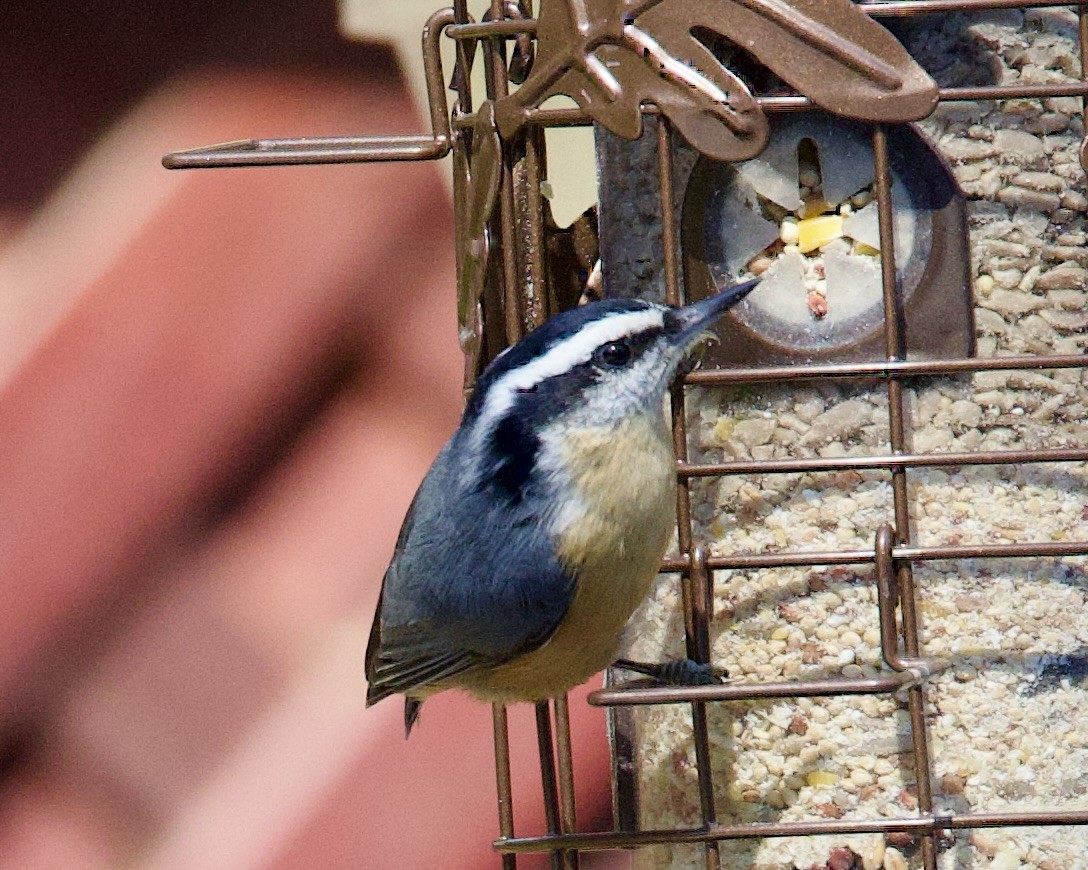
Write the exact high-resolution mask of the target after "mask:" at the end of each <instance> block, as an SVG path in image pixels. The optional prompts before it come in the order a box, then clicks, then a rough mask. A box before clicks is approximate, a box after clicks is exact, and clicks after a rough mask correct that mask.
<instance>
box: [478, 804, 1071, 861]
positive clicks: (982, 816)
mask: <svg viewBox="0 0 1088 870" xmlns="http://www.w3.org/2000/svg"><path fill="white" fill-rule="evenodd" d="M1052 825H1062V826H1064V825H1088V810H1059V811H1054V812H1045V811H1038V810H1036V811H1030V812H1001V813H962V814H957V815H938V814H936V813H935V814H933V815H929V816H920V817H914V818H898V819H897V818H890V819H820V820H812V821H804V822H756V823H753V824H746V825H719V824H712V825H708V826H707V827H704V828H676V829H673V830H653V831H632V832H621V831H601V832H595V833H584V834H549V835H547V836H543V837H518V838H508V839H499V840H496V841H495V842H494V847H495V850H496V851H498V852H501V853H510V852H515V853H523V852H550V851H553V850H556V849H580V850H583V851H587V852H589V851H597V850H603V849H634V848H638V847H640V846H652V845H658V844H664V843H713V842H718V841H721V840H758V839H763V838H772V837H813V836H817V837H818V836H826V835H828V834H840V835H841V834H878V833H889V832H891V831H897V832H904V833H914V834H928V833H937V832H940V831H947V830H970V829H974V828H1026V827H1030V828H1034V827H1047V826H1052Z"/></svg>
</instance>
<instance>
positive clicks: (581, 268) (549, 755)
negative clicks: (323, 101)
mask: <svg viewBox="0 0 1088 870" xmlns="http://www.w3.org/2000/svg"><path fill="white" fill-rule="evenodd" d="M443 40H450V41H451V42H452V43H453V44H454V45H455V48H456V51H455V56H456V62H455V64H454V66H453V68H452V69H445V68H443V65H442V61H441V54H440V51H439V47H440V43H441V41H443ZM1086 42H1088V13H1086V11H1085V6H1084V5H1082V4H1072V5H1069V4H1063V5H1058V4H1054V3H1049V2H1046V3H1037V4H1034V5H1032V4H1020V3H1011V2H1005V0H879V2H875V0H874V2H864V3H852V2H848V0H822V2H811V0H715V2H707V0H698V2H697V0H626V2H615V0H608V2H606V0H540V3H539V5H538V6H536V7H535V8H534V5H533V4H532V3H531V2H530V0H519V2H512V0H511V2H500V0H493V2H491V3H490V6H489V8H488V11H487V13H486V14H485V15H484V16H482V18H481V20H475V19H473V18H472V17H471V16H470V15H469V10H468V7H467V4H466V2H465V0H458V2H456V3H455V4H454V6H453V7H452V8H448V9H443V10H440V11H438V12H436V13H435V14H434V15H433V16H432V17H431V19H430V20H429V21H428V22H427V23H426V25H425V27H424V28H423V63H424V66H425V69H426V76H427V83H428V92H429V115H430V123H431V130H430V131H429V132H428V133H426V134H423V135H420V136H415V137H387V138H385V137H379V138H365V139H320V140H308V139H296V140H289V141H251V142H242V143H231V144H228V145H225V146H212V147H209V148H203V149H199V150H197V151H192V152H182V153H177V154H173V155H170V156H168V157H167V158H166V164H167V165H168V166H170V167H175V168H183V167H208V166H237V165H274V164H288V163H333V162H336V163H339V162H367V161H373V160H423V159H440V158H444V157H446V156H451V157H452V159H451V164H452V165H451V169H452V173H453V188H454V199H455V208H456V212H455V219H456V241H457V261H458V287H457V293H458V299H459V317H460V323H459V324H458V325H457V328H458V329H459V334H460V338H461V344H462V347H463V349H464V351H465V357H466V387H471V383H472V380H473V378H474V377H475V376H476V375H477V374H478V373H479V371H480V370H481V368H482V366H483V365H485V364H486V362H487V361H488V360H489V359H490V358H492V357H493V356H494V355H495V354H496V353H498V352H499V351H501V349H502V348H503V347H505V346H506V345H507V344H509V343H511V342H513V341H515V340H517V339H518V338H519V337H520V336H521V335H522V334H524V332H525V331H527V330H528V329H531V328H532V327H534V326H536V325H538V324H540V323H541V322H543V320H544V319H546V318H547V317H548V316H549V315H551V314H552V313H554V312H555V311H557V310H560V309H562V308H564V307H568V306H571V305H575V304H578V301H579V298H580V297H582V296H584V295H585V294H586V293H587V292H588V293H590V294H592V293H593V292H603V293H604V294H606V295H620V296H642V297H647V298H653V299H658V300H663V301H666V302H669V303H673V304H678V303H680V302H682V301H685V300H689V301H690V300H694V299H697V298H700V297H702V296H705V295H708V294H710V293H713V292H715V291H716V290H718V289H720V288H721V287H723V286H725V285H726V284H728V283H730V282H732V281H735V280H737V279H739V278H743V277H746V276H749V275H753V274H758V275H761V276H762V277H763V284H764V286H763V287H762V289H761V290H760V291H759V292H757V293H755V294H753V295H752V296H750V297H749V298H748V300H747V301H746V302H745V303H744V304H743V305H742V306H738V308H737V309H736V310H735V311H734V312H733V313H731V315H730V317H729V318H728V319H727V320H726V322H724V323H723V325H722V326H721V328H720V331H719V336H718V342H717V345H716V347H715V348H714V349H713V350H712V351H711V353H710V354H709V355H708V357H707V360H706V363H705V364H704V366H703V367H702V368H700V369H698V370H696V371H692V372H690V373H688V374H687V375H686V376H685V377H684V378H683V380H682V382H681V383H679V384H678V385H677V386H676V387H675V388H674V391H673V393H672V407H671V421H672V426H673V431H674V443H675V446H676V451H677V459H678V465H677V479H678V501H677V540H676V546H675V548H674V550H673V552H672V553H670V555H669V556H668V557H667V558H666V560H665V562H664V563H663V564H662V566H661V571H662V573H661V582H660V584H659V585H658V587H657V589H656V590H655V593H654V595H653V597H652V600H650V601H649V602H647V604H646V606H645V607H644V608H643V610H642V611H641V612H640V614H638V615H637V616H636V621H635V623H633V625H632V638H633V645H634V647H635V650H636V651H637V650H642V651H643V653H644V654H643V655H638V654H634V655H632V658H652V657H654V656H657V655H661V654H674V655H678V654H686V655H687V656H689V657H692V658H694V659H697V660H700V661H713V663H714V664H716V665H720V666H723V667H726V668H728V669H729V670H730V673H731V680H730V681H729V682H728V683H726V684H724V685H721V686H706V687H696V688H690V687H664V686H650V685H642V684H638V683H631V682H630V681H629V676H630V675H628V674H621V673H618V672H617V673H615V674H611V675H610V676H609V679H608V684H607V685H606V687H605V688H604V689H602V690H600V691H597V692H595V693H594V694H593V695H591V703H594V704H598V705H603V706H606V707H607V708H608V709H609V710H610V734H611V740H612V748H613V765H614V784H615V789H614V807H615V823H614V827H613V828H612V829H610V830H603V831H601V830H597V831H585V830H582V829H580V828H579V827H578V824H577V818H576V812H575V810H576V807H575V802H574V791H573V779H574V777H575V776H576V775H577V772H576V771H574V770H573V769H572V765H571V760H570V759H571V754H570V737H571V735H570V733H569V725H568V721H569V720H568V717H567V706H566V699H563V698H560V699H555V701H554V702H552V703H551V704H547V703H542V704H541V705H538V710H537V724H538V733H539V738H540V754H541V762H542V764H541V768H542V778H541V788H542V789H543V792H544V796H545V805H546V807H547V809H548V830H547V831H546V832H545V833H543V834H540V835H535V834H534V835H528V834H526V833H525V832H524V831H522V830H519V829H518V828H517V827H516V825H515V819H514V817H513V813H512V809H511V805H510V795H511V792H512V785H511V771H510V766H509V756H508V752H507V731H506V728H507V725H506V715H505V711H504V710H503V709H502V708H501V707H496V708H495V710H494V724H495V741H496V761H497V765H496V768H497V791H498V797H499V819H500V822H499V836H498V838H497V840H496V842H495V847H496V849H497V850H498V851H499V852H500V853H501V855H502V856H503V864H504V866H507V867H512V866H516V865H517V863H518V856H519V855H524V854H526V853H536V852H545V853H548V854H550V856H551V860H552V864H553V866H556V867H572V866H576V865H577V864H578V861H579V855H580V853H581V852H583V851H585V850H609V849H635V850H637V851H636V853H635V856H636V857H635V858H634V862H635V865H636V866H637V867H689V866H690V867H696V866H698V867H753V868H757V867H758V868H792V867H806V868H807V867H812V866H816V867H865V868H870V870H871V868H880V867H885V868H893V867H898V868H902V867H908V866H909V867H924V868H938V867H942V868H943V867H962V866H976V862H989V863H988V864H987V865H986V866H995V867H1037V868H1041V870H1054V868H1059V867H1062V868H1066V867H1076V866H1081V865H1082V864H1083V862H1084V856H1085V855H1088V829H1086V828H1085V827H1084V826H1085V825H1088V802H1086V801H1085V786H1084V783H1085V782H1088V730H1086V729H1085V727H1084V725H1083V723H1084V721H1085V718H1086V714H1088V694H1086V692H1085V689H1084V687H1083V685H1082V683H1083V680H1084V677H1085V674H1088V652H1086V650H1088V635H1086V634H1085V628H1084V626H1085V625H1086V624H1088V623H1086V620H1085V618H1084V617H1085V615H1086V614H1088V574H1086V573H1085V567H1084V561H1083V558H1082V557H1084V556H1085V555H1086V554H1088V502H1086V498H1085V493H1086V492H1088V486H1086V484H1088V478H1086V472H1085V460H1086V459H1088V431H1086V426H1085V424H1084V420H1085V419H1088V384H1086V382H1085V377H1084V365H1085V356H1084V351H1085V345H1086V344H1088V268H1086V267H1088V256H1086V254H1085V251H1086V250H1088V249H1086V248H1085V233H1086V229H1088V219H1086V211H1088V198H1086V197H1085V193H1084V189H1085V182H1084V162H1085V159H1086V158H1085V153H1086V150H1088V149H1086V146H1085V144H1084V121H1083V112H1082V100H1083V98H1084V97H1085V96H1086V95H1088V84H1086V81H1085V76H1084V69H1085V63H1084V61H1085V57H1086V55H1088V48H1086ZM474 67H482V68H483V71H484V73H485V80H486V86H485V89H484V92H483V93H482V94H481V93H477V92H476V90H475V89H474V88H473V85H472V76H471V72H472V69H473V68H474ZM447 87H448V88H449V90H448V91H447ZM558 97H563V98H566V99H568V100H570V101H573V104H574V106H570V107H555V105H554V102H555V100H554V98H558ZM573 125H593V127H594V129H595V135H596V156H597V164H598V179H599V189H600V197H599V204H598V207H597V209H595V210H591V211H590V212H587V213H586V214H584V215H583V216H582V217H581V218H579V219H578V220H576V221H575V222H574V223H573V225H571V226H570V227H560V226H558V225H557V224H556V222H555V221H554V220H553V219H552V216H551V211H550V206H549V202H548V198H547V196H546V193H547V191H548V180H549V179H550V178H554V177H556V176H557V175H558V174H559V173H561V172H562V162H563V155H560V154H548V153H546V142H545V137H544V131H545V130H546V129H548V128H555V127H562V126H573ZM598 259H599V260H600V263H601V272H602V274H603V283H602V285H601V288H600V289H599V290H595V289H594V282H590V287H589V289H588V291H587V288H586V284H587V276H588V275H590V273H591V272H593V270H594V264H595V263H596V262H597V260H598ZM451 328H454V325H453V324H451ZM553 715H554V719H553ZM978 866H982V864H978Z"/></svg>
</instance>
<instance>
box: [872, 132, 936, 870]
mask: <svg viewBox="0 0 1088 870" xmlns="http://www.w3.org/2000/svg"><path fill="white" fill-rule="evenodd" d="M873 168H874V170H875V175H876V184H875V189H876V199H877V214H878V217H879V220H880V268H881V286H882V289H883V295H884V349H885V352H886V354H887V359H888V360H891V361H894V360H901V359H904V357H905V330H904V324H903V307H902V300H901V299H900V295H899V286H898V283H899V282H898V279H897V276H896V263H895V228H894V224H893V221H894V219H895V214H894V210H893V209H892V178H891V167H890V163H889V159H888V134H887V130H886V129H885V127H884V125H882V124H876V125H874V127H873ZM905 417H906V413H905V407H904V402H903V383H902V381H901V380H900V379H899V378H898V377H896V376H895V375H892V376H891V377H889V378H888V418H889V419H888V423H889V439H890V442H891V444H890V447H891V450H892V453H903V452H904V451H905V449H906V423H905ZM892 499H893V504H894V508H895V537H896V541H897V542H898V543H900V544H907V543H909V542H910V539H911V528H910V506H909V502H908V499H907V471H906V469H905V468H896V469H893V470H892ZM896 579H897V581H898V585H899V596H900V606H901V607H902V612H903V635H904V645H905V647H906V652H907V655H908V656H915V657H916V656H917V655H918V650H919V647H918V624H917V619H916V610H915V606H914V577H913V574H912V569H911V566H910V563H908V562H902V563H900V564H899V565H897V566H896ZM908 599H909V600H908ZM907 705H908V709H909V711H910V722H911V742H912V746H913V754H914V778H915V783H916V786H917V789H918V809H919V811H920V812H922V813H931V812H932V811H933V791H932V787H931V782H932V780H931V773H930V769H929V745H928V739H927V734H926V721H925V694H924V689H923V687H922V686H914V687H913V688H911V689H910V690H909V691H908V693H907ZM922 862H923V864H924V865H925V868H926V870H936V867H937V841H936V838H935V836H934V835H933V834H932V833H929V834H925V835H923V837H922Z"/></svg>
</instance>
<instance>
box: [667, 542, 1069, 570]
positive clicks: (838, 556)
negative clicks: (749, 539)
mask: <svg viewBox="0 0 1088 870" xmlns="http://www.w3.org/2000/svg"><path fill="white" fill-rule="evenodd" d="M1071 556H1088V541H1028V542H1024V543H1017V544H955V545H952V544H943V545H936V546H914V547H902V546H900V547H896V548H894V549H893V550H892V558H893V559H896V560H899V561H903V562H911V563H913V564H917V563H919V562H950V561H957V560H959V559H1035V558H1040V559H1050V558H1056V559H1060V558H1064V557H1071ZM874 562H876V551H875V550H812V551H804V550H802V551H793V552H783V553H730V554H728V555H710V556H708V557H707V560H706V564H707V567H708V568H710V569H711V570H715V571H717V570H724V569H735V570H760V569H764V568H812V567H816V566H827V565H866V564H872V563H874ZM658 570H659V571H660V572H661V573H663V574H683V573H686V572H687V570H688V562H687V560H686V559H683V558H677V559H665V560H664V561H662V563H661V566H660V568H659V569H658Z"/></svg>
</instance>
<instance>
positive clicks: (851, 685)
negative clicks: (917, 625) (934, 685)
mask: <svg viewBox="0 0 1088 870" xmlns="http://www.w3.org/2000/svg"><path fill="white" fill-rule="evenodd" d="M929 664H930V668H929V674H927V673H922V672H921V671H903V672H901V673H890V674H884V675H881V676H878V677H865V678H862V679H856V680H851V679H837V680H836V679H824V680H793V681H788V682H781V683H733V684H723V685H721V686H649V687H645V688H627V689H625V688H622V687H617V688H612V689H599V690H598V691H596V692H591V693H590V695H589V703H590V704H592V705H593V706H595V707H632V706H639V707H641V706H646V705H650V704H684V703H690V702H692V701H751V700H754V699H758V698H823V697H827V696H829V695H887V694H891V693H893V692H898V691H900V690H902V689H906V688H909V687H911V686H914V685H917V684H918V683H920V682H922V680H923V679H924V678H925V677H926V676H929V675H930V674H935V673H939V672H941V671H943V670H944V669H945V668H947V667H948V665H947V664H946V663H944V662H939V661H937V660H933V661H932V662H930V663H929Z"/></svg>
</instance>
